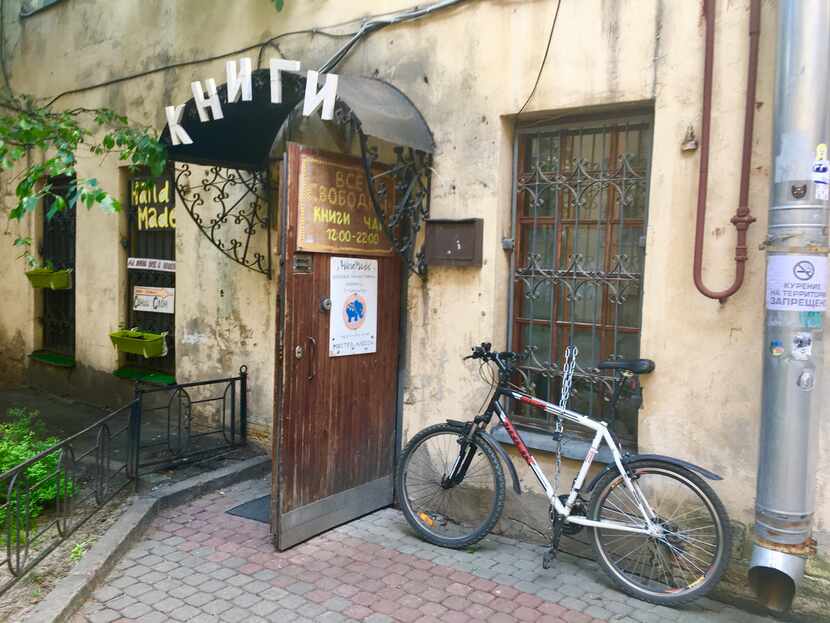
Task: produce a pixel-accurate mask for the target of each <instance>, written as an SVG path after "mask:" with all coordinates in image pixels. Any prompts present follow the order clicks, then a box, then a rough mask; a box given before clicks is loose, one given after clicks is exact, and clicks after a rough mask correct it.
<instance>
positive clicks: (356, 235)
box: [297, 152, 394, 255]
mask: <svg viewBox="0 0 830 623" xmlns="http://www.w3.org/2000/svg"><path fill="white" fill-rule="evenodd" d="M384 185H385V188H384V190H383V191H382V193H380V194H382V196H383V199H382V203H381V209H382V210H383V212H384V213H387V214H388V213H389V212H390V210H389V206H390V205H391V202H392V200H393V197H394V185H393V184H392V181H391V180H386V181H385V182H384ZM298 188H299V191H298V194H299V199H298V202H297V250H298V251H314V252H317V253H358V254H361V255H392V254H393V250H392V246H391V245H390V244H389V240H388V239H387V237H386V235H385V234H384V233H383V229H382V227H381V224H380V221H379V220H378V218H377V216H375V211H374V209H373V208H372V200H371V199H370V198H369V191H368V189H367V187H366V175H365V174H364V172H363V167H362V165H360V164H358V163H357V162H355V161H354V159H351V158H343V157H339V156H335V155H326V154H319V153H318V154H309V153H307V152H301V153H300V176H299V184H298Z"/></svg>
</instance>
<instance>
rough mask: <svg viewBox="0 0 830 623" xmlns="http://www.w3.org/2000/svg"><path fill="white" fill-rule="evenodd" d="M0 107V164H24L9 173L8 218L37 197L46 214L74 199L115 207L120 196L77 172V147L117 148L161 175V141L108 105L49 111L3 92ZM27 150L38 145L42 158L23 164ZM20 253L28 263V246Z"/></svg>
mask: <svg viewBox="0 0 830 623" xmlns="http://www.w3.org/2000/svg"><path fill="white" fill-rule="evenodd" d="M0 108H2V109H4V110H5V114H2V115H0V170H2V171H11V170H12V169H15V168H16V167H18V166H20V165H24V167H23V170H22V171H21V172H20V173H19V174H18V175H16V176H15V179H16V180H17V185H16V188H15V195H16V197H17V205H16V206H15V207H14V208H13V209H12V210H11V212H10V214H9V216H10V217H11V218H12V219H16V220H21V219H22V218H23V217H24V216H26V215H27V214H29V213H30V212H33V211H34V210H35V208H36V207H37V206H38V204H39V203H40V202H41V201H44V205H45V206H47V208H48V210H47V213H46V216H47V218H52V217H53V216H54V215H55V214H57V213H59V212H62V211H63V210H65V209H67V208H70V209H71V208H74V207H75V206H76V205H77V204H79V203H80V204H81V205H84V206H86V207H87V208H91V207H92V206H94V205H96V204H97V205H99V206H101V208H103V209H104V211H105V212H118V211H119V210H120V209H121V204H120V202H119V201H118V199H116V198H115V197H114V196H113V195H112V194H110V193H109V192H108V191H107V190H105V189H103V188H102V187H101V186H100V184H99V183H98V180H97V179H96V178H94V177H90V178H83V177H78V176H77V171H76V165H77V154H78V153H79V152H80V151H81V150H83V149H86V150H87V151H88V152H89V153H90V154H92V155H94V156H101V157H105V156H106V155H108V154H111V153H114V154H117V156H118V159H119V160H121V161H124V162H126V163H127V164H128V165H129V166H130V167H131V168H133V169H135V168H138V167H146V168H148V169H149V170H150V173H151V175H154V176H158V175H161V174H162V172H163V171H164V168H165V166H166V162H167V155H166V151H165V148H164V145H162V144H161V143H159V142H158V141H157V140H156V139H155V138H154V137H153V136H152V135H151V131H152V130H151V129H150V128H144V127H139V126H135V125H132V124H130V122H129V120H128V119H127V117H125V116H123V115H119V114H117V113H116V112H114V111H112V110H110V109H108V108H92V109H90V108H73V109H71V110H64V111H58V112H55V111H52V110H51V109H50V108H49V107H48V106H38V105H37V104H36V103H35V101H34V100H33V99H32V98H30V97H12V96H9V95H7V96H4V97H3V98H0ZM32 150H40V151H41V152H42V153H43V154H44V157H45V160H43V161H42V162H36V163H34V164H28V163H27V160H26V157H27V154H29V153H30V152H31V151H32ZM61 177H63V178H68V179H69V188H68V192H66V194H65V195H64V194H63V193H58V192H55V191H53V182H54V179H55V178H61ZM14 244H15V245H16V246H22V247H28V246H29V245H31V240H30V239H28V238H18V239H17V240H15V243H14ZM21 257H24V258H25V259H26V261H27V263H28V264H29V265H30V266H31V265H32V261H33V258H32V256H31V255H30V254H29V253H28V251H27V252H25V253H24V254H23V255H22V256H21Z"/></svg>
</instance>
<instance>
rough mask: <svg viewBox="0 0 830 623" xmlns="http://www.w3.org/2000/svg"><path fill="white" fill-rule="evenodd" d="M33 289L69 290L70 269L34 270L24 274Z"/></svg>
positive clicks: (70, 284) (70, 281) (70, 280)
mask: <svg viewBox="0 0 830 623" xmlns="http://www.w3.org/2000/svg"><path fill="white" fill-rule="evenodd" d="M26 277H28V278H29V282H30V283H31V284H32V287H33V288H47V289H49V290H71V289H72V269H71V268H64V269H63V270H52V269H51V268H35V269H34V270H30V271H28V272H27V273H26Z"/></svg>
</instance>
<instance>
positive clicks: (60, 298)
mask: <svg viewBox="0 0 830 623" xmlns="http://www.w3.org/2000/svg"><path fill="white" fill-rule="evenodd" d="M71 182H74V180H70V179H69V178H54V179H51V180H50V183H51V184H52V192H53V193H55V194H56V195H60V196H62V197H63V198H64V199H65V200H66V199H67V197H68V194H69V186H70V183H71ZM51 208H52V198H51V196H50V197H48V198H47V199H46V200H45V201H44V205H43V245H42V247H41V257H42V258H43V261H44V263H46V264H47V265H51V267H52V268H54V269H55V270H62V269H64V268H71V269H72V270H73V275H72V282H73V283H72V288H70V289H69V290H49V289H44V290H43V316H42V321H43V349H44V350H47V351H50V352H53V353H58V354H61V355H66V356H68V357H74V356H75V283H76V279H75V274H74V270H75V207H74V206H73V207H71V208H70V207H69V204H68V202H67V204H66V207H65V208H64V209H63V210H62V211H60V212H56V213H55V214H54V215H53V216H52V218H48V217H47V215H48V214H49V210H50V209H51Z"/></svg>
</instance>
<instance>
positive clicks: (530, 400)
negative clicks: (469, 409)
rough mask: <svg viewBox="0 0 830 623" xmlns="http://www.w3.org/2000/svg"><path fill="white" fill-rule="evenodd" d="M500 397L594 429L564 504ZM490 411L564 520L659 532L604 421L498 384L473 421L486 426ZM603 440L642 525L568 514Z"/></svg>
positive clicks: (620, 529) (490, 415)
mask: <svg viewBox="0 0 830 623" xmlns="http://www.w3.org/2000/svg"><path fill="white" fill-rule="evenodd" d="M502 397H508V398H513V399H514V400H518V401H520V402H523V403H525V404H528V405H530V406H532V407H535V408H537V409H542V410H543V411H545V412H547V413H551V414H553V415H554V416H557V417H560V418H562V419H563V420H566V421H568V422H573V423H574V424H577V425H579V426H582V427H584V428H589V429H591V430H593V431H594V439H593V441H592V442H591V447H590V448H589V450H588V452H587V454H586V455H585V459H584V460H583V462H582V466H581V467H580V469H579V473H578V474H577V476H576V479H575V480H574V484H573V487H572V488H571V491H570V493H569V494H568V499H567V501H566V502H565V504H563V503H562V502H561V500H560V499H559V496H558V495H557V492H556V491H555V490H554V488H553V485H551V483H550V480H548V478H547V476H545V474H544V472H543V471H542V469H541V468H540V467H539V464H538V463H537V462H536V459H535V458H534V456H533V454H532V453H531V452H530V450H529V449H528V447H527V445H525V443H524V441H523V440H522V438H521V435H519V433H518V431H517V430H516V427H515V426H513V423H512V422H511V421H510V418H509V417H507V413H506V412H505V410H504V408H503V407H502V405H501V402H500V399H501V398H502ZM493 413H495V414H496V416H497V417H498V418H499V421H500V422H501V424H502V426H503V427H504V429H505V430H506V431H507V434H508V435H509V436H510V439H511V440H512V441H513V444H514V445H515V446H516V450H517V451H518V452H519V454H520V455H521V457H522V458H523V459H524V460H525V462H526V463H527V464H528V466H529V467H530V469H531V470H532V471H533V473H534V475H535V476H536V478H537V480H538V481H539V484H541V485H542V488H543V489H544V490H545V495H547V497H548V500H549V501H550V503H551V504H552V505H553V507H554V508H555V509H556V512H557V513H558V514H559V515H561V516H562V517H563V519H564V521H565V522H566V523H572V524H578V525H580V526H590V527H595V528H605V529H607V530H619V531H620V532H634V533H637V534H649V535H652V536H658V535H659V533H660V529H659V527H658V526H657V524H656V523H655V522H654V521H653V520H654V519H655V514H654V511H653V510H652V509H651V507H650V506H649V504H648V502H647V501H646V499H645V497H644V496H643V494H642V492H641V491H640V489H639V487H637V486H636V485H635V484H634V483H633V482H632V480H631V478H630V477H629V476H628V472H627V471H626V469H625V467H623V463H622V455H621V454H620V450H619V448H618V447H617V444H616V443H615V442H614V438H613V437H612V436H611V433H610V432H609V431H608V425H607V424H606V423H605V422H597V421H595V420H592V419H591V418H589V417H587V416H584V415H582V414H580V413H577V412H575V411H571V410H569V409H563V408H561V407H559V406H557V405H555V404H553V403H550V402H546V401H544V400H540V399H539V398H536V397H534V396H531V395H529V394H526V393H524V392H521V391H517V390H514V389H508V388H505V387H503V386H502V385H501V384H500V385H499V386H498V388H497V389H496V392H495V393H494V395H493V398H492V400H491V401H490V405H489V406H488V407H487V410H486V411H485V412H484V414H483V415H482V416H479V417H478V418H476V421H478V422H481V423H483V424H484V425H485V426H486V425H487V424H488V423H489V422H490V420H491V419H492V414H493ZM603 441H604V442H605V443H606V444H608V447H609V448H610V449H611V454H612V456H613V458H614V464H615V465H616V467H617V470H618V471H619V473H620V475H621V476H622V478H623V482H624V483H625V487H626V489H628V491H629V493H630V494H631V496H632V499H633V500H634V501H635V502H636V504H637V507H638V508H639V511H640V513H641V514H642V516H643V522H644V525H643V527H642V528H636V527H633V526H627V525H625V524H621V523H617V522H614V521H593V520H591V519H588V518H587V517H582V516H579V515H571V511H572V509H573V506H574V502H575V501H576V498H577V495H579V491H580V489H581V488H582V484H583V483H584V482H585V478H586V477H587V476H588V470H589V469H590V467H591V463H593V461H594V458H595V457H596V455H597V452H598V451H599V447H600V444H601V443H602V442H603Z"/></svg>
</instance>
